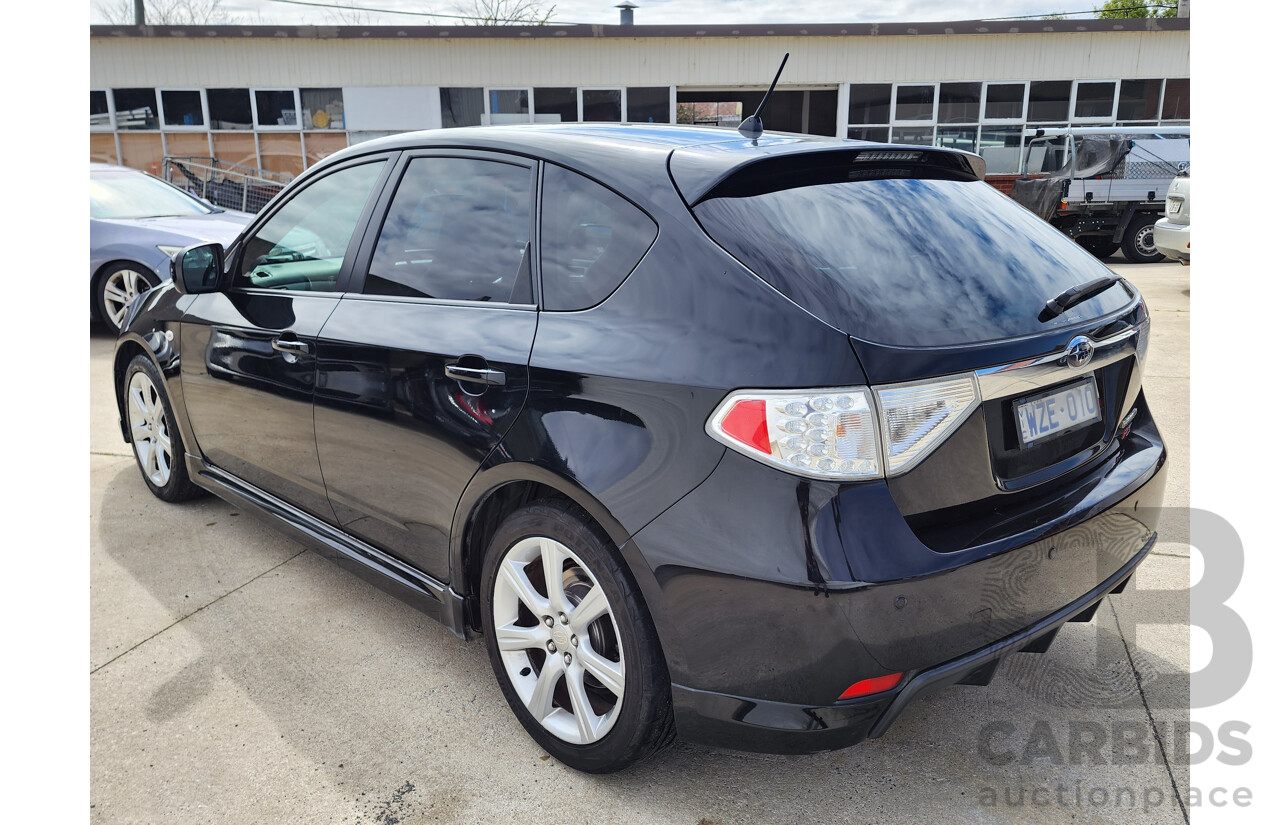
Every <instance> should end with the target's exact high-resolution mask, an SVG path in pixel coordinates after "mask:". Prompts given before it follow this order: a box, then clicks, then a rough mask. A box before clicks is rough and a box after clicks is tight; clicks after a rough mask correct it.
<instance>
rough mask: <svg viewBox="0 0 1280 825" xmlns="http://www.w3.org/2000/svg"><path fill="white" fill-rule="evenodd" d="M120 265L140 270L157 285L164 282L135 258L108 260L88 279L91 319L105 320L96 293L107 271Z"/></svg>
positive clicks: (158, 275)
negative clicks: (153, 279)
mask: <svg viewBox="0 0 1280 825" xmlns="http://www.w3.org/2000/svg"><path fill="white" fill-rule="evenodd" d="M121 264H123V265H127V266H130V267H133V268H134V269H140V270H142V271H143V272H146V273H148V274H149V275H150V276H151V277H154V278H156V279H157V280H156V283H157V284H160V283H163V282H164V275H163V274H161V273H159V272H156V270H155V267H152V266H148V265H147V264H145V263H143V262H142V261H139V260H138V259H137V258H126V257H113V258H108V259H107V260H106V261H104V262H103V263H102V264H101V265H99V266H98V268H97V269H95V270H94V271H93V275H92V276H91V277H90V278H89V308H90V309H91V310H92V311H93V317H95V318H97V319H99V320H101V321H104V322H105V321H106V320H107V319H106V318H104V317H102V308H101V307H99V306H98V292H99V290H101V289H102V279H103V277H105V275H106V273H107V270H109V269H111V267H113V266H118V265H121ZM81 271H82V272H83V271H84V270H81Z"/></svg>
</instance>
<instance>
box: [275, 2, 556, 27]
mask: <svg viewBox="0 0 1280 825" xmlns="http://www.w3.org/2000/svg"><path fill="white" fill-rule="evenodd" d="M266 2H268V3H284V4H286V5H290V6H313V7H315V8H318V9H339V10H341V11H367V12H371V13H373V14H408V15H413V16H415V17H445V18H448V19H450V20H479V21H480V22H482V23H494V21H493V20H491V19H490V18H488V17H475V16H474V15H465V14H436V13H435V12H432V11H401V10H399V9H374V8H369V7H367V6H343V5H337V4H333V3H312V2H309V0H266ZM545 22H546V23H548V24H553V25H570V26H576V25H579V24H577V23H570V22H568V21H565V20H547V21H545ZM495 25H497V24H496V23H495ZM509 25H513V26H519V25H540V24H538V23H528V22H522V21H511V22H510V24H509Z"/></svg>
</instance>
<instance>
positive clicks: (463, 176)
mask: <svg viewBox="0 0 1280 825" xmlns="http://www.w3.org/2000/svg"><path fill="white" fill-rule="evenodd" d="M532 203H533V170H532V169H530V168H529V167H527V166H517V165H515V164H510V163H500V162H497V161H489V160H476V159H474V158H443V157H431V158H415V159H414V160H412V161H411V162H410V163H409V167H408V169H406V170H405V173H404V177H403V178H401V180H400V186H399V187H398V188H397V189H396V194H395V197H394V198H393V199H392V201H391V207H390V208H389V209H388V210H387V218H386V220H385V221H384V222H383V224H382V233H381V234H380V235H379V236H378V245H377V247H376V248H375V249H374V253H373V261H372V262H371V263H370V265H369V276H368V277H367V278H366V279H365V284H364V292H365V294H367V295H396V296H403V297H410V298H441V299H447V300H454V301H492V302H496V303H524V304H528V303H533V286H532V280H531V275H530V272H531V270H530V266H529V264H530V262H529V254H530V249H529V246H530V244H529V237H530V229H531V227H532V220H531V212H530V208H531V204H532Z"/></svg>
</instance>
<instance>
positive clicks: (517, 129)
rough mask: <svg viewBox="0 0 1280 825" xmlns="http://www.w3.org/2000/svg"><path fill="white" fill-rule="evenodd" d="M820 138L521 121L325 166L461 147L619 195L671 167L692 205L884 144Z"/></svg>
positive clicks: (365, 149) (414, 136)
mask: <svg viewBox="0 0 1280 825" xmlns="http://www.w3.org/2000/svg"><path fill="white" fill-rule="evenodd" d="M889 145H891V144H881V143H868V142H866V141H859V140H842V139H840V138H834V137H827V136H822V135H801V134H791V133H787V132H769V133H766V134H764V135H762V136H761V137H760V138H759V139H758V140H748V139H746V138H744V137H742V136H741V135H740V134H739V133H738V132H737V131H736V130H732V129H726V128H723V127H713V126H682V125H671V124H655V123H526V124H511V125H502V126H464V127H459V128H451V129H431V130H427V131H419V132H405V133H402V134H397V135H391V136H388V137H384V138H378V139H376V140H371V141H367V142H365V143H360V144H357V145H355V146H352V147H349V148H348V149H344V150H342V151H341V152H337V153H335V154H334V155H331V156H330V157H329V158H327V159H326V161H325V162H324V163H322V164H319V165H318V166H316V167H313V168H320V166H325V165H328V163H329V162H330V161H332V162H340V161H341V160H343V159H346V158H351V157H355V156H358V155H361V154H368V153H372V152H380V151H396V150H413V149H429V148H460V149H479V150H493V151H502V152H511V153H515V154H522V155H526V156H529V157H535V158H541V159H544V160H549V161H552V162H556V163H560V164H561V165H564V166H567V167H569V168H571V169H576V170H578V171H580V172H583V173H585V174H587V175H589V176H592V177H595V178H597V179H599V180H602V181H605V182H607V183H613V184H614V185H616V186H618V188H620V189H622V190H624V191H635V189H636V187H637V186H640V187H641V188H645V187H648V186H653V185H655V182H656V181H666V180H667V179H668V170H669V175H670V180H672V181H674V182H675V184H676V187H677V188H678V189H679V190H680V192H681V194H682V195H683V197H684V199H685V201H686V202H687V203H690V204H692V203H695V202H696V201H697V200H698V199H699V198H701V197H702V196H703V195H705V194H706V193H707V192H708V191H710V189H712V188H713V187H714V186H715V184H716V183H717V182H718V181H720V180H723V179H724V178H725V177H727V176H728V175H730V174H731V173H733V172H734V171H736V170H737V169H738V168H740V167H742V166H745V165H749V164H751V163H755V162H757V161H760V160H765V159H766V158H770V157H777V156H779V155H787V154H793V153H805V152H822V151H833V150H848V149H851V148H869V147H881V146H889ZM894 148H898V149H903V148H909V149H912V150H920V151H929V152H946V153H948V154H961V155H965V156H966V157H967V158H968V159H969V165H970V167H971V168H973V169H974V171H975V174H976V176H977V177H982V176H983V174H984V173H985V163H984V162H983V161H982V160H981V159H980V158H978V157H977V156H976V155H970V154H969V153H967V152H956V151H954V150H950V149H940V148H935V147H931V146H910V147H901V146H899V147H894Z"/></svg>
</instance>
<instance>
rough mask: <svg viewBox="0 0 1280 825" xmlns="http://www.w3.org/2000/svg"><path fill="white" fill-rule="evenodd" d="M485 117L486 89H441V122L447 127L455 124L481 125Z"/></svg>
mask: <svg viewBox="0 0 1280 825" xmlns="http://www.w3.org/2000/svg"><path fill="white" fill-rule="evenodd" d="M483 117H484V89H464V88H458V87H442V88H441V89H440V123H441V125H442V126H444V127H445V128H446V129H447V128H451V127H454V126H479V125H480V123H481V121H482V118H483Z"/></svg>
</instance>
